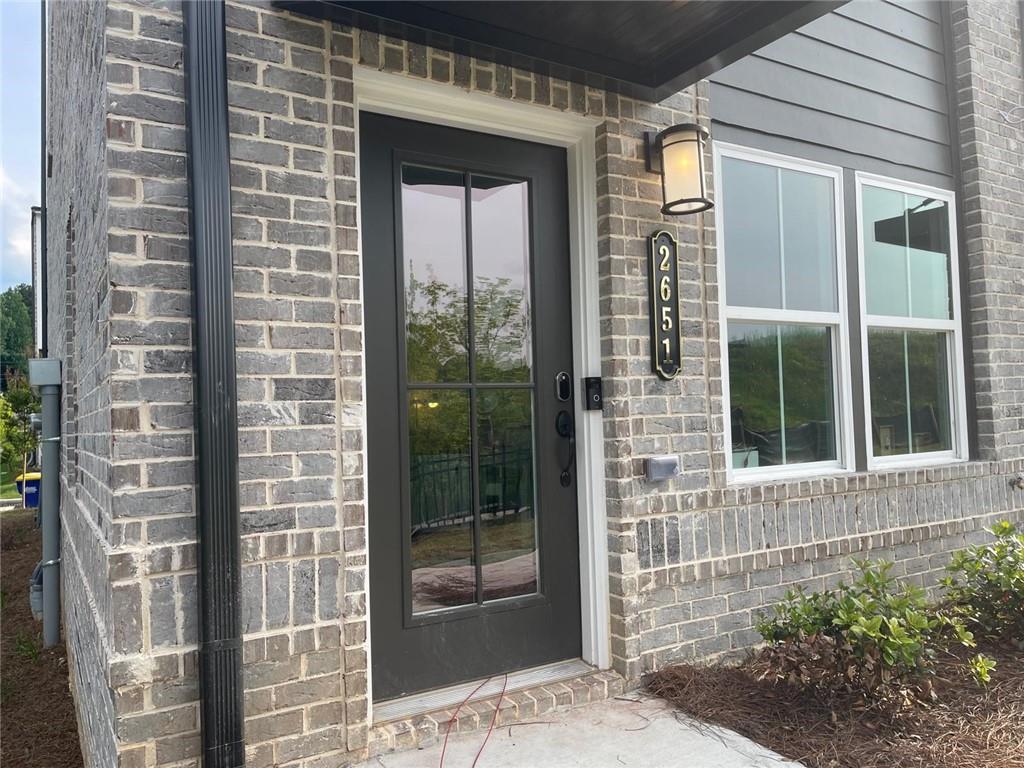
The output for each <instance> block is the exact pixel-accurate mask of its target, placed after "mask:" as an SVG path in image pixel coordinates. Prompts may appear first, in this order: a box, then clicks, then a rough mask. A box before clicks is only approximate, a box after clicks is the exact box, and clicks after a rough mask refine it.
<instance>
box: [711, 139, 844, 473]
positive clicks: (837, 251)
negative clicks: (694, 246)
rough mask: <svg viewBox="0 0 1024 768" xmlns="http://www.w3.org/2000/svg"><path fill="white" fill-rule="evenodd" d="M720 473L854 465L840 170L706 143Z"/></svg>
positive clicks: (831, 469) (806, 470)
mask: <svg viewBox="0 0 1024 768" xmlns="http://www.w3.org/2000/svg"><path fill="white" fill-rule="evenodd" d="M714 161H715V178H716V180H717V185H718V187H717V188H718V205H717V206H716V214H715V215H716V230H717V237H718V249H719V254H720V262H719V263H720V268H719V281H720V286H721V296H720V297H719V299H720V300H719V304H720V312H721V329H722V332H721V339H722V387H723V399H724V403H725V429H726V432H725V435H726V462H727V463H726V473H727V476H728V478H729V480H730V481H731V480H736V481H744V482H745V481H757V480H764V479H778V478H783V477H787V476H794V475H812V474H826V473H827V474H835V473H837V472H841V471H851V470H852V469H853V465H854V443H853V434H854V433H853V427H852V423H853V416H852V397H851V396H850V394H849V393H850V392H852V387H851V377H850V352H849V350H850V346H849V327H848V320H847V318H848V316H849V315H848V312H847V306H846V258H845V251H844V242H845V240H844V231H845V227H844V221H843V182H842V169H840V168H838V167H834V166H829V165H822V164H819V163H812V162H809V161H805V160H798V159H795V158H791V157H785V156H782V155H777V154H774V153H768V152H762V151H756V150H751V149H747V148H742V147H736V146H732V145H728V144H722V143H716V144H715V146H714Z"/></svg>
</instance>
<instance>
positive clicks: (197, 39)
mask: <svg viewBox="0 0 1024 768" xmlns="http://www.w3.org/2000/svg"><path fill="white" fill-rule="evenodd" d="M182 13H183V16H184V32H185V126H186V130H187V133H188V139H187V143H186V147H187V153H188V158H187V162H188V179H189V232H190V238H189V240H190V249H191V256H192V315H193V326H192V331H193V334H194V336H193V348H194V357H193V361H194V366H193V381H194V386H195V434H196V451H195V454H196V480H197V486H196V518H197V519H196V534H197V537H198V565H199V686H200V704H199V710H200V718H201V721H200V727H201V730H202V743H203V766H204V768H241V766H244V765H245V741H244V738H243V725H244V720H243V706H242V693H243V687H242V631H241V622H240V619H239V613H240V606H239V601H240V597H239V584H240V580H241V579H240V575H241V568H242V566H241V542H240V540H239V520H238V419H237V403H238V397H237V392H236V382H235V323H234V310H233V298H234V287H233V283H232V275H231V269H232V258H231V177H230V164H229V160H228V101H227V74H226V64H225V44H224V3H223V0H216V2H207V1H204V2H199V1H197V0H189V1H187V2H184V3H182Z"/></svg>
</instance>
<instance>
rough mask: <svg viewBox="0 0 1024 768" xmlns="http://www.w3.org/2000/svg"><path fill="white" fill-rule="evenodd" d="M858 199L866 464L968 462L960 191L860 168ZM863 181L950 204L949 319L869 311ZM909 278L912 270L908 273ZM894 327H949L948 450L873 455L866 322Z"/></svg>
mask: <svg viewBox="0 0 1024 768" xmlns="http://www.w3.org/2000/svg"><path fill="white" fill-rule="evenodd" d="M855 178H856V190H857V191H856V202H857V222H856V226H857V279H858V281H859V283H860V317H861V321H860V337H861V342H862V343H861V366H862V370H863V372H864V376H863V378H864V425H863V429H864V442H865V448H866V451H867V459H868V469H869V470H873V469H911V468H917V467H930V466H936V465H940V464H952V463H956V462H961V461H966V460H967V458H968V456H967V397H966V392H967V386H966V381H965V373H964V345H963V325H962V320H961V317H960V257H959V250H958V241H957V228H956V193H955V192H952V191H950V190H947V189H939V188H937V187H929V186H925V185H922V184H914V183H911V182H907V181H900V180H898V179H893V178H890V177H887V176H878V175H876V174H872V173H863V172H860V171H858V172H856V174H855ZM865 186H871V187H879V188H881V189H889V190H892V191H894V192H904V193H907V194H912V195H920V196H922V197H932V198H935V199H936V200H941V201H943V202H945V203H946V204H947V210H948V211H949V259H950V270H949V273H950V287H951V290H952V294H953V295H952V305H953V318H952V319H951V320H928V319H924V318H911V317H893V316H889V315H869V314H868V313H867V292H866V284H867V277H866V265H865V254H864V228H863V226H862V220H863V214H862V210H861V209H862V201H863V189H864V187H865ZM907 279H908V280H909V279H910V278H909V275H908V277H907ZM869 326H871V327H883V328H895V329H902V330H929V331H945V332H947V333H948V336H947V339H948V346H947V357H946V359H947V360H948V361H949V363H948V365H947V366H946V368H947V376H948V377H949V393H950V398H949V408H950V414H949V416H950V436H951V437H952V439H953V448H952V450H949V451H930V452H927V453H908V454H903V455H900V456H875V455H874V440H873V439H872V436H871V375H870V370H869V369H868V335H867V332H868V327H869Z"/></svg>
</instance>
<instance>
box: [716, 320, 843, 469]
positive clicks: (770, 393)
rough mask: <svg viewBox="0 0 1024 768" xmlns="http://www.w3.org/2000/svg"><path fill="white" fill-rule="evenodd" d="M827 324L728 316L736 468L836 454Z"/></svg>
mask: <svg viewBox="0 0 1024 768" xmlns="http://www.w3.org/2000/svg"><path fill="white" fill-rule="evenodd" d="M832 393H833V383H832V332H831V330H830V329H829V328H828V327H826V326H817V325H775V324H767V323H757V324H755V323H737V322H731V323H729V399H730V403H731V406H732V414H731V422H732V458H733V467H734V468H749V467H764V466H774V465H780V464H800V463H805V462H814V461H833V460H835V458H836V455H837V451H836V429H835V423H836V422H835V406H834V401H833V394H832Z"/></svg>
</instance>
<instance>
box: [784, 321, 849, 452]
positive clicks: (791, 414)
mask: <svg viewBox="0 0 1024 768" xmlns="http://www.w3.org/2000/svg"><path fill="white" fill-rule="evenodd" d="M779 333H780V335H781V341H782V388H783V398H782V400H783V416H784V418H785V423H786V434H785V438H786V463H787V464H800V463H803V462H808V461H834V460H835V459H836V438H835V433H836V428H835V427H836V425H835V406H834V401H833V395H834V389H833V381H832V334H831V332H830V331H829V329H828V328H826V327H824V326H800V325H788V326H787V325H782V326H779Z"/></svg>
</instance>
